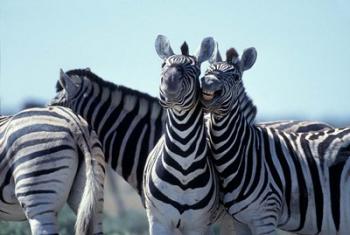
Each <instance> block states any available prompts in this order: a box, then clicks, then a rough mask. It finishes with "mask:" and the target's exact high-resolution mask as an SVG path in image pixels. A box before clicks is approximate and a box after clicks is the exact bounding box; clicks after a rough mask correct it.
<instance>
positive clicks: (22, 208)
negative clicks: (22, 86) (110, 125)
mask: <svg viewBox="0 0 350 235" xmlns="http://www.w3.org/2000/svg"><path fill="white" fill-rule="evenodd" d="M104 167H105V160H104V155H103V152H102V149H101V144H100V142H99V140H98V138H97V135H96V134H95V132H94V131H92V130H91V129H90V128H89V126H88V124H87V123H86V121H85V120H84V119H82V118H81V117H79V116H77V115H76V114H74V113H73V112H72V111H71V110H70V109H68V108H65V107H58V106H57V107H45V108H32V109H26V110H23V111H21V112H19V113H17V114H15V115H13V116H1V117H0V219H2V220H9V221H13V220H25V219H27V220H28V221H29V224H30V229H31V232H32V234H58V231H59V230H58V223H57V213H58V211H59V210H60V209H61V208H62V207H63V205H64V203H65V202H66V201H67V199H68V203H69V205H70V206H71V208H72V209H73V210H74V211H75V212H77V221H76V229H75V231H76V234H81V235H82V234H102V212H103V211H102V210H103V184H104V182H103V181H104Z"/></svg>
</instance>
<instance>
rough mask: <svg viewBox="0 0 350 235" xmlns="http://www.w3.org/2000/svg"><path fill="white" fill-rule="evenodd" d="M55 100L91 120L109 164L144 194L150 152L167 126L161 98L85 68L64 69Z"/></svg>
mask: <svg viewBox="0 0 350 235" xmlns="http://www.w3.org/2000/svg"><path fill="white" fill-rule="evenodd" d="M51 103H52V104H54V105H63V106H67V107H69V108H71V109H72V110H73V111H74V112H75V113H77V114H79V115H81V116H83V117H84V118H85V119H86V120H87V122H88V123H89V125H90V126H91V127H92V128H93V129H94V130H95V131H96V133H97V135H98V138H99V140H100V141H101V143H102V148H103V150H104V153H105V158H106V161H107V162H108V164H109V165H110V166H111V168H112V169H113V170H114V171H116V172H117V173H118V174H119V175H121V176H122V177H123V178H124V179H125V180H126V181H127V182H128V183H129V184H130V185H131V186H132V187H133V188H134V189H136V190H137V191H138V193H139V194H140V193H141V190H142V177H143V170H144V166H145V162H146V159H147V156H148V154H149V153H150V152H151V150H152V149H153V148H154V146H155V145H156V143H157V142H158V140H159V139H160V137H161V135H162V133H163V130H164V125H165V113H164V111H163V108H162V107H161V106H160V104H159V100H158V99H157V98H155V97H151V96H149V95H147V94H144V93H141V92H138V91H135V90H132V89H129V88H126V87H123V86H118V85H115V84H113V83H110V82H107V81H104V80H102V79H101V78H99V77H98V76H96V75H95V74H94V73H92V72H91V71H90V70H89V69H82V70H71V71H68V72H67V73H64V72H63V71H62V72H61V78H60V81H59V83H58V84H57V96H56V98H55V99H54V100H53V101H52V102H51Z"/></svg>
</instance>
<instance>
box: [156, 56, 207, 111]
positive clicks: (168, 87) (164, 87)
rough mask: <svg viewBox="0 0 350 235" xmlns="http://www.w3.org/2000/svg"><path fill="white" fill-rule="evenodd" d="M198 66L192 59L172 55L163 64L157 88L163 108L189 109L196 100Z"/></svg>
mask: <svg viewBox="0 0 350 235" xmlns="http://www.w3.org/2000/svg"><path fill="white" fill-rule="evenodd" d="M199 74H200V66H199V64H198V63H197V61H196V59H195V58H194V57H190V56H184V55H173V56H171V57H169V58H168V59H167V60H166V61H165V62H164V64H163V67H162V72H161V82H160V86H159V94H160V102H161V104H162V105H163V106H164V107H169V108H171V107H174V108H176V107H181V109H189V108H190V107H191V106H192V105H193V104H194V103H195V102H196V100H197V97H198V91H199V83H198V77H199Z"/></svg>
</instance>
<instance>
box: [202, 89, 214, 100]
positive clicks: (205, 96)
mask: <svg viewBox="0 0 350 235" xmlns="http://www.w3.org/2000/svg"><path fill="white" fill-rule="evenodd" d="M202 98H203V100H207V101H209V100H212V99H213V98H214V92H210V91H202Z"/></svg>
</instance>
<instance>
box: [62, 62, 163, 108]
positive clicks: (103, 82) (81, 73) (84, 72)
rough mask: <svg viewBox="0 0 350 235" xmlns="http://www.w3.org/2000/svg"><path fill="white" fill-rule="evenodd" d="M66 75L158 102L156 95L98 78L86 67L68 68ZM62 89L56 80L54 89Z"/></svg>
mask: <svg viewBox="0 0 350 235" xmlns="http://www.w3.org/2000/svg"><path fill="white" fill-rule="evenodd" d="M67 75H68V76H80V77H86V78H87V79H89V80H90V81H91V82H94V83H97V84H98V85H100V86H103V87H108V88H109V89H110V90H112V91H114V90H118V91H121V92H122V93H123V94H126V95H131V96H135V97H137V98H143V99H145V100H147V101H150V102H157V103H158V102H159V99H158V98H157V97H154V96H151V95H149V94H147V93H143V92H140V91H138V90H134V89H131V88H128V87H125V86H122V85H117V84H115V83H112V82H109V81H106V80H103V79H102V78H100V77H99V76H97V75H96V74H94V73H93V72H91V71H90V70H87V69H73V70H69V71H67ZM62 89H63V88H62V86H61V84H60V83H59V82H58V83H57V84H56V90H57V91H60V90H62Z"/></svg>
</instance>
